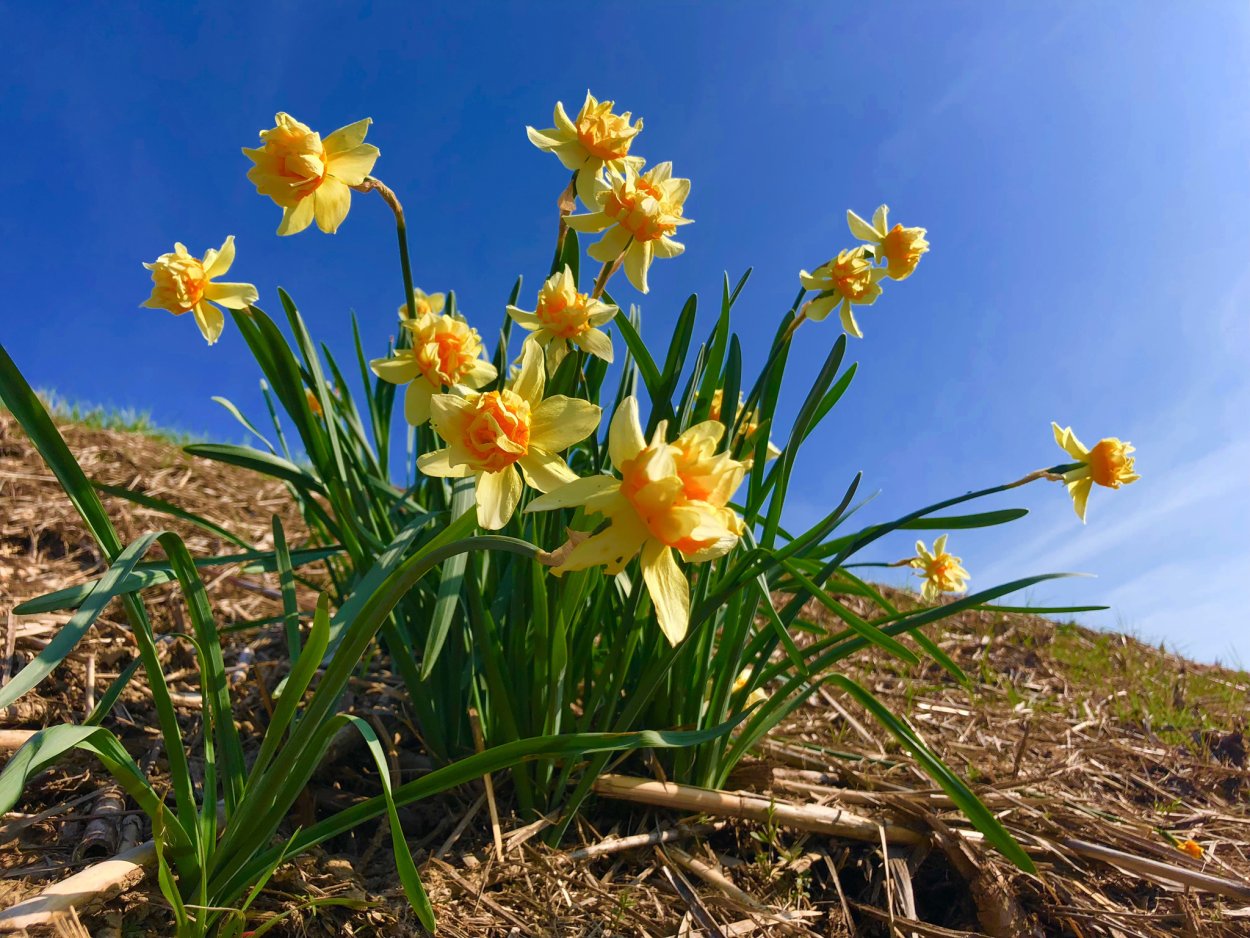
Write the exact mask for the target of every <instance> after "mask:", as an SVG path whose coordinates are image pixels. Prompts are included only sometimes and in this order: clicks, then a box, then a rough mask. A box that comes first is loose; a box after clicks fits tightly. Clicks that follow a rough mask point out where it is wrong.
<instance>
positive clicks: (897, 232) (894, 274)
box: [846, 205, 929, 280]
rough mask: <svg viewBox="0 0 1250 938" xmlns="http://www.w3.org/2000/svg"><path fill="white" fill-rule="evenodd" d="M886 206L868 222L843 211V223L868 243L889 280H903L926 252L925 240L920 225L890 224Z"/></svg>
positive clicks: (876, 212)
mask: <svg viewBox="0 0 1250 938" xmlns="http://www.w3.org/2000/svg"><path fill="white" fill-rule="evenodd" d="M889 214H890V208H889V206H887V205H882V206H879V207H878V208H877V210H876V211H875V212H874V213H873V216H872V224H869V223H868V222H866V221H864V220H863V219H862V218H860V217H859V216H858V215H856V214H855V213H854V212H852V211H850V210H849V209H848V210H847V213H846V223H847V224H848V225H849V226H850V228H851V234H853V235H855V237H857V238H860V239H862V240H864V241H869V242H871V243H872V253H873V256H874V257H875V258H876V259H877V260H878V261H883V262H884V263H885V265H886V268H885V269H886V275H887V276H888V277H889V278H890V279H891V280H906V279H907V278H908V277H910V276H911V275H912V274H913V273H914V272H915V270H916V265H917V264H919V263H920V255H922V254H926V253H928V251H929V242H928V241H926V240H925V238H924V236H925V234H926V232H925V229H923V228H904V227H903V226H902V225H895V226H894V227H893V228H891V227H890V223H889Z"/></svg>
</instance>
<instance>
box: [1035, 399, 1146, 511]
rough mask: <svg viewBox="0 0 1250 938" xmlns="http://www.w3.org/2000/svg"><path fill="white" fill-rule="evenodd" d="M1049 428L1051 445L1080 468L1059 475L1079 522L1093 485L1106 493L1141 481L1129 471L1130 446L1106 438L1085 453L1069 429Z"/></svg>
mask: <svg viewBox="0 0 1250 938" xmlns="http://www.w3.org/2000/svg"><path fill="white" fill-rule="evenodd" d="M1050 426H1051V429H1052V430H1054V433H1055V442H1056V443H1058V444H1059V446H1060V448H1061V449H1062V450H1063V451H1064V452H1065V453H1067V454H1068V455H1069V456H1071V457H1072V458H1073V459H1074V460H1075V461H1076V462H1078V463H1080V464H1081V465H1079V466H1077V467H1076V468H1075V469H1069V470H1068V471H1067V472H1065V473H1064V474H1063V481H1064V484H1066V485H1067V487H1068V494H1069V495H1071V496H1072V507H1073V508H1075V509H1076V514H1077V517H1078V518H1080V519H1081V521H1084V520H1085V505H1086V502H1088V501H1089V493H1090V489H1092V488H1093V486H1094V483H1095V482H1097V483H1098V484H1099V485H1102V486H1105V487H1107V488H1109V489H1118V488H1119V487H1120V486H1122V485H1128V484H1129V483H1130V482H1136V481H1137V480H1138V479H1140V478H1141V476H1139V475H1138V474H1137V473H1135V472H1134V471H1133V457H1132V456H1130V455H1129V453H1131V452H1133V447H1132V446H1131V445H1130V444H1128V443H1125V442H1124V441H1122V440H1119V439H1117V438H1116V437H1107V438H1105V439H1102V440H1099V441H1098V442H1097V443H1096V444H1095V445H1094V448H1093V449H1086V448H1085V445H1084V444H1083V443H1081V441H1080V440H1078V439H1077V438H1076V434H1075V433H1073V432H1072V428H1071V427H1060V426H1059V424H1057V423H1054V422H1052V423H1051V425H1050Z"/></svg>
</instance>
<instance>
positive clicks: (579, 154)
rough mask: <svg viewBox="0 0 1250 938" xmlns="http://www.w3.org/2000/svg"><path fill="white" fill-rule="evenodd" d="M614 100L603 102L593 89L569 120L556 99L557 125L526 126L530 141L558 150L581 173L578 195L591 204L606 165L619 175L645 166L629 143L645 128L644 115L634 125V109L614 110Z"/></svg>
mask: <svg viewBox="0 0 1250 938" xmlns="http://www.w3.org/2000/svg"><path fill="white" fill-rule="evenodd" d="M612 104H613V102H611V101H600V100H598V99H597V98H596V97H595V96H594V95H592V94H591V93H590V92H589V91H587V92H586V101H585V103H583V104H582V109H581V110H580V111H578V112H577V120H576V121H571V120H569V116H568V114H566V113H565V111H564V104H563V102H560V101H557V102H556V110H555V118H554V119H555V124H556V125H555V126H554V127H550V128H548V129H547V130H535V129H534V128H533V127H526V128H525V132H526V134H528V135H529V138H530V143H532V144H534V146H536V147H538V149H540V150H545V151H547V152H548V153H554V154H555V155H556V157H557V158H558V159H559V160H560V162H561V163H563V164H564V166H565V168H566V169H571V170H573V171H575V172H576V173H577V194H578V195H579V196H581V200H582V202H583V203H585V204H586V205H587V206H588V207H589V206H593V205H594V193H595V183H596V182H598V181H599V180H600V179H601V177H602V176H603V170H604V168H605V167H606V168H607V169H608V170H610V171H611V172H614V173H616V174H618V175H620V174H622V173H624V172H625V169H626V167H630V168H632V169H633V170H634V171H635V172H637V171H638V170H640V169H642V165H643V162H644V161H643V159H642V157H638V156H630V155H629V146H630V144H631V143H633V141H634V138H635V137H636V136H638V134H639V133H640V132H641V131H642V118H641V117H640V118H638V123H636V124H633V125H631V124H630V122H629V119H630V112H629V111H626V112H625V113H624V114H613V113H612Z"/></svg>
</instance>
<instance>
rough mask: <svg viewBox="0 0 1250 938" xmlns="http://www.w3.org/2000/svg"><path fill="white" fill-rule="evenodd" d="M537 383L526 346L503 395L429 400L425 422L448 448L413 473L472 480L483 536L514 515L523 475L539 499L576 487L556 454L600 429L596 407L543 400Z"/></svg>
mask: <svg viewBox="0 0 1250 938" xmlns="http://www.w3.org/2000/svg"><path fill="white" fill-rule="evenodd" d="M543 384H544V379H543V363H542V352H541V350H540V349H539V348H538V346H536V345H534V344H532V343H529V342H527V343H525V347H524V349H523V350H522V352H521V369H520V371H519V372H518V373H517V376H516V380H514V381H513V382H511V383H510V384H509V385H508V387H506V388H505V389H504V390H502V391H487V392H486V393H485V394H472V393H470V394H466V395H465V396H464V397H460V396H458V395H455V394H435V395H434V398H433V400H432V401H431V404H430V410H431V417H430V422H431V423H432V424H433V425H434V429H435V430H436V431H437V432H438V435H439V436H441V437H442V438H443V440H445V441H446V443H447V447H446V448H445V449H440V450H435V451H434V452H432V453H425V454H423V455H422V456H421V457H420V458H419V459H418V460H417V468H418V469H420V470H421V471H422V472H424V473H425V474H426V475H431V476H439V477H443V478H462V477H464V476H469V475H472V476H475V477H476V493H477V523H478V524H479V525H481V526H482V527H483V528H486V529H487V530H491V531H493V530H498V529H499V528H502V527H503V526H504V525H505V524H507V523H508V519H509V518H511V517H512V514H513V512H515V511H516V506H517V503H518V502H520V500H521V475H524V476H525V481H526V482H527V483H528V484H529V485H530V486H531V487H532V488H536V489H538V490H539V491H540V492H549V491H551V490H552V489H555V488H559V487H561V486H563V485H565V484H567V483H569V482H572V481H573V480H575V479H576V478H577V475H576V473H574V472H573V470H572V469H570V468H569V467H568V465H567V464H566V463H565V462H564V460H563V459H561V458H560V457H559V456H557V455H556V453H559V452H561V451H562V450H566V449H568V448H569V447H570V446H572V445H573V444H574V443H580V442H581V441H582V440H584V439H586V437H588V436H590V435H591V434H592V433H594V432H595V430H596V429H597V428H598V426H599V417H600V414H601V413H602V411H601V410H600V409H599V408H598V407H596V406H595V405H594V404H591V403H589V402H587V401H582V400H577V399H576V398H572V397H565V396H564V395H562V394H557V395H554V396H552V397H548V398H546V399H544V398H543ZM518 468H519V469H520V470H521V473H520V475H518V474H517V469H518Z"/></svg>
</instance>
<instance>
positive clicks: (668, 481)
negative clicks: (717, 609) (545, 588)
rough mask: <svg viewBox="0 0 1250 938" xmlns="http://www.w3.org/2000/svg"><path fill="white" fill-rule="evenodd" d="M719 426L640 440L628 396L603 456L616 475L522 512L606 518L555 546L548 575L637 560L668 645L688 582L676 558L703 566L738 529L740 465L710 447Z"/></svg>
mask: <svg viewBox="0 0 1250 938" xmlns="http://www.w3.org/2000/svg"><path fill="white" fill-rule="evenodd" d="M724 432H725V427H724V425H723V424H721V423H720V422H719V421H715V420H708V421H704V422H703V423H700V424H696V425H695V426H693V427H691V428H690V429H688V430H686V431H685V432H684V433H682V434H681V436H679V437H678V438H677V439H676V440H674V441H673V442H671V443H670V442H668V441H667V440H666V437H667V434H668V421H660V424H659V426H657V427H656V430H655V434H654V435H653V436H652V438H651V442H650V443H648V442H647V441H646V439H645V438H644V437H643V435H642V424H641V422H640V421H639V417H638V401H637V400H636V399H635V398H633V397H627V398H626V399H625V400H624V401H622V402H621V406H620V409H618V410H617V412H616V415H615V416H614V417H613V418H612V424H611V427H610V428H609V430H608V453H609V455H610V456H611V459H612V465H613V466H614V467H615V469H616V471H617V472H618V473H620V478H619V479H618V478H615V477H612V476H607V475H597V476H589V477H587V478H583V479H577V480H576V481H573V482H570V483H569V484H568V485H565V486H562V487H560V488H558V489H554V490H553V491H552V492H550V493H549V494H547V495H542V496H540V497H539V498H536V499H535V500H534V501H533V502H531V503H530V505H529V506H528V507H527V508H526V511H547V510H550V509H553V508H569V507H573V506H576V505H581V506H584V507H585V510H586V513H587V514H600V515H603V516H605V517H606V518H607V520H608V525H607V527H605V528H604V529H603V530H601V531H599V532H597V533H595V534H593V535H591V536H589V537H581V536H578V537H574V538H572V539H571V541H570V543H571V546H568V545H566V546H568V549H567V550H564V549H563V548H562V549H561V551H557V552H556V553H557V555H558V556H559V562H558V563H556V564H555V565H554V572H556V573H563V572H565V571H568V570H585V569H587V568H589V567H597V566H600V565H602V566H604V567H605V568H606V571H607V573H609V574H617V573H620V572H621V570H623V569H624V568H625V564H626V563H628V562H629V561H630V560H631V559H632V558H633V557H634V556H638V557H639V562H640V565H641V567H642V576H643V580H644V582H645V583H646V586H647V591H648V592H649V593H650V594H651V600H652V602H653V603H654V604H655V611H656V617H657V618H658V620H659V623H660V628H661V630H663V632H664V635H665V637H666V638H667V639H668V640H669V642H670V643H671V644H673V645H676V644H677V643H678V642H679V641H681V639H682V638H683V637H684V636H685V634H686V630H687V629H688V628H689V625H690V584H689V582H688V581H687V580H686V575H685V574H684V573H683V572H682V570H681V567H680V566H678V564H677V556H678V555H680V556H681V558H682V559H683V560H685V561H687V562H689V563H702V562H705V561H708V560H713V559H715V558H717V557H721V556H724V555H725V554H726V553H728V552H729V550H730V549H731V548H732V547H733V546H734V544H736V543H737V542H738V539H739V538H740V537H741V536H742V534H743V533H744V532H745V530H746V528H745V525H744V524H743V522H742V519H741V518H740V517H738V515H737V514H736V513H735V512H734V511H733V509H731V508H729V507H728V505H729V499H730V498H732V497H733V494H734V492H735V491H736V490H737V488H738V486H739V485H740V484H741V482H742V478H743V475H744V474H745V472H746V466H745V465H744V464H743V463H741V462H739V461H738V460H736V459H732V458H731V457H730V456H729V455H728V454H727V453H724V452H720V453H718V452H716V448H717V444H718V443H719V442H720V439H721V437H722V436H723V435H724Z"/></svg>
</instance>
